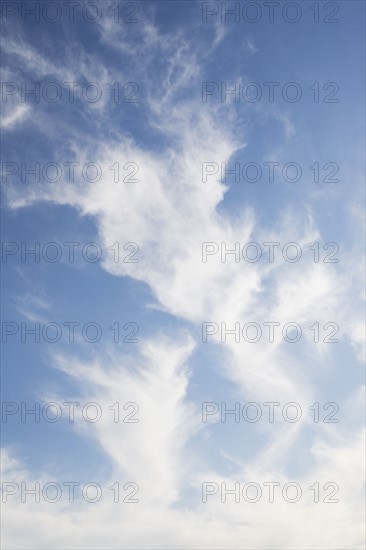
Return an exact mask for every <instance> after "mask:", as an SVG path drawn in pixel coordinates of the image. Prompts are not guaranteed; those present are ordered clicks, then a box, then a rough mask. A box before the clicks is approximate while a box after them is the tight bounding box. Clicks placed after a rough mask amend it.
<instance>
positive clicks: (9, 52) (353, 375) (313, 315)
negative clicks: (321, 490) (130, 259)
mask: <svg viewBox="0 0 366 550" xmlns="http://www.w3.org/2000/svg"><path fill="white" fill-rule="evenodd" d="M57 3H59V4H60V5H62V2H57ZM9 4H11V5H12V6H19V13H20V10H21V8H22V4H24V2H9ZM30 4H33V3H32V2H27V5H30ZM84 4H85V3H83V2H81V5H84ZM94 4H96V5H98V6H99V9H100V10H102V13H103V16H102V17H101V19H100V21H99V22H97V23H94V24H93V23H89V22H86V21H85V20H83V18H82V17H81V16H80V11H79V10H77V12H76V17H75V21H73V22H70V21H68V19H67V16H66V12H65V10H64V9H63V12H62V17H61V19H60V21H59V22H57V23H54V24H52V23H50V22H47V21H45V20H44V19H42V18H41V21H40V22H35V21H34V19H33V18H32V17H31V16H27V17H26V18H25V20H22V18H21V17H20V15H19V13H17V14H15V15H9V16H8V17H7V18H6V20H5V19H4V18H3V22H2V78H1V80H2V83H3V84H2V86H4V83H9V82H12V83H15V84H17V85H18V86H19V88H20V87H21V83H22V82H23V83H26V84H27V86H29V87H30V86H32V85H34V84H35V83H36V82H39V83H40V84H41V85H43V86H44V85H45V84H46V83H49V82H56V83H59V84H60V85H62V84H63V83H64V82H70V81H73V82H77V83H79V84H80V85H81V86H85V85H86V84H88V83H90V82H95V83H98V85H99V86H100V87H101V89H102V90H103V95H102V99H101V100H100V101H99V102H97V103H95V104H92V103H88V102H87V101H85V100H83V98H82V97H80V92H76V94H75V95H76V100H75V102H74V103H70V102H69V101H67V100H66V99H65V97H64V98H63V99H62V100H60V101H58V102H56V103H51V102H47V101H44V100H42V99H41V100H40V102H38V103H37V102H34V101H32V100H27V101H25V102H22V100H21V94H14V95H12V96H11V97H10V96H9V97H8V98H7V101H6V102H5V100H4V96H3V97H2V112H3V119H2V183H3V200H2V241H3V242H5V243H6V242H16V243H21V242H26V243H27V244H28V245H29V246H31V245H34V243H35V242H39V243H41V245H42V244H45V243H47V242H51V241H54V242H58V243H65V242H70V241H77V242H80V243H81V244H82V245H84V244H86V243H90V242H97V243H99V244H100V246H101V247H102V250H103V261H101V262H97V263H88V262H85V261H83V260H82V258H81V257H80V253H77V254H76V257H77V259H76V261H75V263H73V264H71V263H70V262H67V261H66V260H64V261H60V262H57V263H49V262H45V261H43V260H42V259H41V261H40V262H39V263H35V262H34V260H32V259H31V258H28V259H27V261H26V262H22V261H21V259H20V255H19V254H17V255H14V256H12V257H11V256H9V257H8V259H7V261H6V262H4V261H3V263H2V272H3V277H2V281H3V287H2V304H3V313H2V319H3V328H4V322H5V323H6V322H16V323H22V322H25V323H27V324H28V326H31V325H32V323H34V322H40V323H41V324H45V323H47V322H51V321H53V322H57V323H59V324H60V325H62V323H64V322H67V321H77V322H79V323H81V324H84V323H87V322H90V321H94V322H97V323H99V325H100V326H101V327H102V329H103V336H102V338H101V340H100V342H98V343H87V342H85V341H83V340H82V339H80V338H79V339H78V340H77V341H76V342H74V343H69V342H67V341H66V338H67V335H66V333H65V334H64V337H63V338H62V339H61V340H60V341H59V342H57V343H48V342H45V341H42V340H41V342H39V343H34V342H32V339H31V338H29V340H27V342H25V343H21V341H20V336H19V334H18V335H15V336H10V337H9V339H8V341H7V342H6V343H4V344H3V351H2V359H3V361H2V400H3V401H6V402H17V403H19V402H26V403H27V404H28V405H29V406H30V405H31V404H32V403H34V402H35V401H39V402H42V403H43V402H45V403H46V402H50V401H57V402H63V401H79V402H81V403H87V402H90V401H96V402H98V403H100V404H101V405H102V406H103V412H104V413H105V414H104V415H103V420H102V421H101V422H99V423H97V424H88V423H86V422H85V421H83V420H82V419H80V418H78V419H77V421H76V422H75V423H74V424H70V423H68V422H67V421H60V422H58V423H55V424H52V423H47V422H42V421H41V422H40V423H35V422H33V421H32V420H31V419H28V420H27V422H26V423H22V422H21V421H20V417H19V415H14V416H13V417H9V418H8V421H7V422H6V423H5V422H4V423H2V448H3V451H4V453H3V469H4V474H3V480H4V481H18V482H19V483H20V481H29V483H31V482H34V481H35V480H40V481H42V480H56V481H58V482H59V483H62V482H63V481H65V480H69V481H70V480H74V481H79V482H80V483H87V482H88V481H96V482H99V483H100V484H101V485H103V486H105V487H107V486H108V485H111V484H112V483H113V482H114V481H119V482H120V483H125V482H126V481H134V482H136V483H138V484H139V486H140V502H139V504H138V505H133V506H129V505H124V507H123V508H122V509H121V508H120V505H117V504H113V503H111V502H110V498H109V499H108V498H106V499H104V498H103V499H101V501H100V502H99V503H98V505H92V504H90V503H85V502H82V501H78V502H77V505H76V504H70V503H67V502H66V503H65V502H63V501H62V502H60V503H59V504H57V505H56V504H55V505H51V504H49V503H44V502H41V503H40V504H34V502H33V503H32V501H31V500H30V501H29V502H27V503H26V504H20V503H19V495H18V496H13V497H9V500H8V502H7V503H6V504H3V505H2V508H3V527H4V529H3V544H4V547H6V548H136V549H137V548H248V549H249V548H252V549H253V548H258V549H259V548H261V549H262V548H263V549H272V548H273V549H274V548H288V549H294V548H314V549H315V548H316V549H320V548H321V549H338V548H354V549H357V550H359V549H361V548H364V541H363V539H362V536H363V467H362V463H363V443H364V423H363V414H362V410H363V396H364V371H363V361H364V316H363V311H364V309H363V286H364V268H363V265H364V146H365V139H364V118H365V117H364V115H365V108H364V99H365V89H364V62H365V59H364V57H365V56H364V46H365V39H364V38H365V37H364V4H363V2H358V1H341V2H336V3H327V2H319V3H316V4H318V5H319V9H320V14H321V21H320V22H319V23H314V21H313V12H312V11H311V9H310V6H311V5H313V4H314V3H312V2H308V1H302V2H298V3H297V5H300V6H301V8H302V17H301V19H300V20H299V21H298V22H296V23H289V22H287V21H285V20H284V18H283V17H282V16H281V15H280V13H281V11H280V12H279V13H278V15H276V17H275V20H274V21H273V22H269V21H268V17H266V16H265V11H264V8H263V17H262V18H261V20H260V21H258V22H257V23H248V22H246V21H244V20H241V21H239V22H238V23H235V22H233V21H232V18H229V20H228V21H227V22H222V21H221V19H220V15H219V14H216V15H213V16H210V17H208V21H207V22H204V21H202V10H203V9H205V8H204V7H203V4H204V3H203V2H195V1H187V2H183V1H181V2H175V1H152V2H150V1H146V2H145V1H142V2H136V3H135V2H134V3H132V4H135V5H136V6H138V8H139V10H138V13H137V15H136V17H137V22H135V23H130V24H126V23H123V21H119V22H118V23H117V22H114V21H113V18H112V16H111V13H110V12H108V10H107V7H108V5H111V4H112V3H111V2H108V1H105V2H94ZM119 4H120V5H121V6H123V3H119ZM211 4H213V5H215V3H211ZM219 4H220V3H218V4H217V5H219ZM232 4H233V2H227V5H228V6H231V5H232ZM244 4H246V3H245V2H240V6H243V5H244ZM257 4H258V3H257ZM259 4H262V3H259ZM285 4H288V3H286V2H281V3H280V8H279V10H281V9H282V8H283V6H284V5H285ZM329 5H330V7H329ZM333 5H335V6H338V8H339V12H338V14H337V18H338V19H339V21H338V22H337V23H324V22H323V17H324V14H328V13H330V8H331V7H332V6H333ZM262 7H263V6H262ZM276 13H277V12H276ZM270 81H274V82H279V83H280V89H281V88H282V86H283V85H284V84H286V83H288V82H296V83H297V84H298V85H299V86H301V89H302V91H303V96H302V98H301V100H300V101H298V102H297V103H291V102H288V101H284V100H283V98H282V97H281V95H280V93H278V92H276V96H275V100H274V101H273V102H269V101H267V100H266V99H265V96H264V94H263V99H262V100H260V101H258V102H257V103H249V102H245V101H240V102H233V101H232V100H230V99H229V100H228V101H226V102H221V101H220V95H219V94H217V95H215V96H213V97H209V98H208V101H207V102H206V103H203V102H202V85H203V83H204V82H216V83H218V84H219V85H220V84H221V83H225V84H226V85H227V87H228V88H232V87H233V85H235V83H237V82H238V83H241V84H243V83H246V82H257V83H260V84H261V85H262V87H263V83H264V82H270ZM114 82H119V83H120V85H121V86H122V87H123V85H124V84H126V83H127V82H134V83H136V84H137V85H138V94H137V98H138V101H137V102H136V103H123V102H120V103H117V104H116V103H115V102H113V101H112V99H111V94H110V93H109V92H108V87H109V86H110V85H111V84H113V83H114ZM314 82H319V83H320V88H321V89H322V87H323V85H324V84H326V83H328V82H334V83H336V84H337V86H338V87H339V91H338V93H337V95H336V98H337V99H338V102H337V103H324V102H323V101H320V102H318V103H316V102H314V100H313V95H312V92H311V90H309V87H310V86H312V85H313V83H314ZM263 89H264V87H263ZM321 93H322V94H323V95H324V91H322V92H321ZM323 95H322V96H321V97H323ZM70 161H75V162H80V163H81V165H84V164H86V163H88V162H95V163H98V164H99V165H100V166H101V167H102V169H103V177H102V179H101V180H100V181H99V182H97V183H88V182H86V181H83V180H82V178H80V172H79V171H76V173H77V174H78V176H77V177H76V178H75V182H74V183H70V182H69V181H67V177H62V178H61V179H60V181H58V182H57V183H54V184H52V183H50V182H47V181H42V180H41V181H40V182H39V183H37V184H36V183H35V182H34V179H33V178H32V176H28V177H27V178H26V181H24V182H22V181H21V179H20V177H19V174H17V175H15V176H11V175H8V176H6V166H5V163H10V162H14V163H17V164H18V165H19V166H20V163H26V165H27V166H31V165H32V164H33V163H35V162H39V163H40V164H41V165H44V164H46V163H48V162H56V163H59V164H60V165H62V163H64V162H70ZM114 162H119V163H120V164H121V166H123V165H124V164H125V163H126V162H135V163H137V164H138V166H139V172H138V179H139V181H138V182H137V183H127V182H120V183H115V182H114V181H113V174H112V172H111V170H110V169H109V166H111V165H112V164H113V163H114ZM205 162H211V163H217V164H218V165H220V164H221V163H222V162H226V163H228V166H229V167H232V166H233V165H234V164H235V163H236V162H239V163H240V165H241V166H243V165H245V164H246V163H250V162H257V163H258V164H260V165H263V163H264V162H279V163H280V164H281V165H284V164H286V163H289V162H296V163H298V164H299V165H300V166H301V167H302V177H301V179H300V181H298V182H296V183H288V182H285V181H283V179H282V178H281V176H280V174H279V175H278V177H276V180H275V181H274V182H272V183H270V182H268V180H267V179H266V178H265V175H263V178H262V180H261V181H259V182H257V183H250V182H245V181H240V182H235V181H234V178H233V177H228V179H227V181H226V184H224V183H223V182H222V181H220V174H217V175H215V176H212V177H209V178H208V181H207V182H206V183H204V182H203V181H202V163H205ZM314 162H319V163H320V165H321V166H324V164H326V163H337V165H338V166H339V172H338V174H337V176H336V177H337V178H338V179H339V182H338V183H326V182H324V181H320V182H319V183H315V182H314V180H313V177H312V172H311V170H310V169H309V166H311V165H313V164H314ZM262 167H263V166H262ZM63 176H65V173H63ZM321 177H322V178H324V173H322V172H321ZM117 241H118V242H120V243H122V245H123V244H124V243H128V242H135V243H138V245H139V252H138V259H139V262H138V263H123V262H119V263H115V262H113V259H112V258H111V254H110V253H109V254H108V248H109V247H110V246H111V245H113V243H115V242H117ZM249 241H255V242H257V243H264V242H267V241H272V242H274V241H276V242H277V241H278V242H280V243H281V246H282V245H284V244H286V243H288V242H293V241H295V242H297V243H299V244H300V245H301V247H302V249H303V251H304V254H303V258H302V259H301V261H299V262H298V263H289V262H284V261H283V260H281V259H280V256H278V260H277V261H276V262H274V263H273V264H269V263H268V258H267V257H266V256H264V258H263V260H262V261H260V262H258V264H250V263H247V262H244V261H241V262H239V263H235V262H234V261H233V260H232V259H230V258H232V257H228V261H227V262H226V263H222V262H220V259H219V255H217V256H212V257H210V258H209V261H208V262H207V263H202V259H201V247H202V243H203V242H217V243H222V242H224V243H227V246H228V248H232V246H233V244H234V243H235V242H240V243H241V244H245V243H247V242H249ZM314 242H319V243H321V246H323V244H324V243H327V242H335V243H337V245H338V246H339V252H338V255H337V258H338V259H339V262H338V263H334V264H333V263H324V262H322V261H321V262H320V263H314V261H313V260H312V252H311V251H309V246H311V245H312V244H313V243H314ZM63 250H64V251H65V248H63ZM322 254H323V255H324V252H323V253H322ZM250 321H251V322H258V323H260V324H261V323H262V324H263V322H267V321H277V322H280V323H281V324H282V325H283V324H286V323H287V322H290V321H291V322H297V323H299V324H300V325H301V327H302V328H303V333H304V336H303V338H302V339H301V341H300V342H298V343H296V344H290V343H287V342H284V341H283V340H282V339H281V338H277V339H276V341H275V343H274V344H269V343H267V342H266V341H264V337H263V339H262V340H261V341H260V342H258V343H255V344H250V343H245V342H241V343H235V342H234V340H233V339H228V342H227V343H226V344H223V343H220V339H219V338H216V339H214V338H211V339H209V342H208V343H207V344H204V343H202V337H201V332H202V323H203V322H216V323H219V324H220V323H221V322H227V323H228V325H233V324H234V323H235V322H240V323H242V324H245V323H247V322H250ZM115 322H118V323H119V324H120V326H121V327H122V326H123V325H124V324H125V323H127V322H134V323H137V324H138V325H139V333H138V338H139V342H137V343H118V344H117V343H114V342H113V335H112V332H111V331H110V330H109V329H108V327H109V326H111V325H112V324H113V323H115ZM314 322H319V323H320V324H321V325H324V324H325V323H327V322H332V323H337V325H338V326H339V333H338V335H337V337H338V338H339V343H336V344H326V343H320V344H315V343H314V342H313V341H312V340H311V338H312V332H311V330H309V327H310V326H312V325H313V323H314ZM77 334H80V333H79V332H78V333H77ZM264 334H265V333H264ZM115 401H118V402H120V403H122V406H123V404H124V403H126V402H131V401H133V402H136V403H138V405H139V407H140V411H139V423H138V424H116V423H113V422H112V421H111V416H110V411H109V412H108V406H109V405H111V404H112V403H113V402H115ZM251 401H254V402H257V403H264V402H266V401H276V402H280V403H281V405H283V404H285V403H288V402H296V403H299V404H300V405H301V406H302V409H303V411H304V418H302V419H301V421H300V422H298V423H296V424H291V423H288V422H284V421H283V419H282V418H281V417H279V418H278V419H277V420H276V422H275V423H273V424H271V423H268V422H266V421H265V420H262V421H261V422H259V423H257V424H250V423H248V422H239V423H235V422H232V421H228V422H226V423H222V422H220V417H219V416H216V417H215V421H210V422H208V423H203V422H202V418H201V408H202V402H217V403H221V402H226V403H227V405H228V408H232V406H233V404H234V403H235V402H240V403H246V402H251ZM314 402H319V403H320V404H321V405H322V404H324V403H327V402H335V403H337V404H338V406H339V408H340V410H339V412H338V414H337V418H338V419H339V422H338V423H336V424H327V423H322V422H320V423H314V422H312V421H311V415H310V413H309V406H311V405H312V404H313V403H314ZM305 411H306V412H305ZM205 481H211V482H216V483H220V482H227V483H228V484H229V483H230V484H233V483H235V481H240V482H241V483H246V482H248V481H252V482H258V483H263V482H265V481H279V482H280V483H281V484H283V483H286V482H288V481H296V482H297V483H299V484H300V485H301V487H303V488H305V489H306V490H307V493H309V491H308V489H307V488H308V487H309V485H311V484H312V483H314V482H315V481H318V482H319V483H320V484H321V485H322V484H325V483H327V482H335V483H337V484H338V485H339V486H340V488H341V489H340V497H339V499H340V501H339V503H337V504H334V505H327V504H324V503H321V504H318V505H316V504H314V503H311V502H309V501H308V500H306V498H304V499H302V500H301V501H299V502H298V503H296V504H292V505H291V504H288V503H286V502H285V503H284V502H283V501H281V500H278V501H276V502H275V504H268V503H267V502H265V500H264V499H263V500H261V502H260V503H258V504H257V505H255V506H254V505H248V504H247V503H244V504H243V503H242V504H236V503H235V502H234V501H233V500H230V499H228V501H227V502H226V503H222V502H220V497H219V496H218V495H216V497H211V499H210V498H209V500H208V502H207V503H206V504H204V503H202V500H201V485H202V482H205ZM17 525H18V526H19V525H21V529H19V528H18V527H17ZM60 525H62V529H60ZM263 526H265V528H263Z"/></svg>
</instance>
